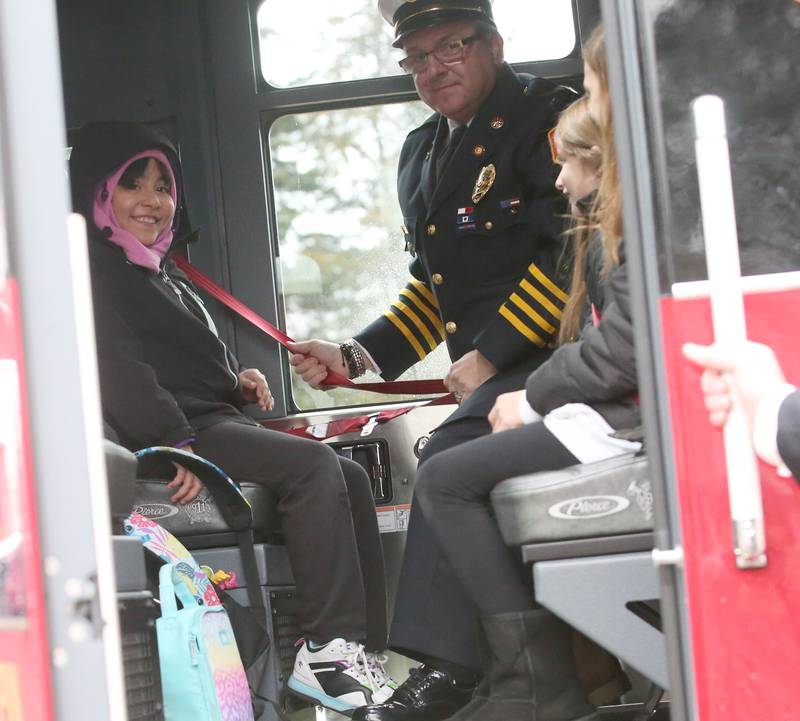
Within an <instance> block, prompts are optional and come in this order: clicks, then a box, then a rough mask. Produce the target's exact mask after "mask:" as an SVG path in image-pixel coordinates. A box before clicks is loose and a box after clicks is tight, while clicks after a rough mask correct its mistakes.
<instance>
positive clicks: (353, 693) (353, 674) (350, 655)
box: [286, 638, 382, 713]
mask: <svg viewBox="0 0 800 721" xmlns="http://www.w3.org/2000/svg"><path fill="white" fill-rule="evenodd" d="M286 685H287V686H288V688H289V689H290V690H291V691H292V692H294V693H295V694H297V695H298V696H302V697H303V698H306V699H308V700H310V701H312V702H313V703H317V704H320V705H322V706H325V707H326V708H329V709H333V710H334V711H339V712H341V713H347V712H352V711H353V709H355V708H358V707H359V706H364V705H366V704H371V703H376V700H375V699H376V696H375V689H376V688H378V687H377V684H376V681H375V679H374V678H373V676H372V671H371V670H370V666H369V662H368V660H367V656H366V653H365V652H364V646H362V645H361V644H360V643H355V642H353V641H345V640H344V639H343V638H335V639H333V641H330V642H329V643H326V644H325V645H324V646H322V647H321V648H318V649H314V650H312V649H310V648H309V647H308V643H306V642H304V643H303V645H302V647H301V648H300V651H298V653H297V657H296V658H295V661H294V670H293V671H292V675H291V676H290V677H289V680H288V682H287V684H286ZM377 703H382V701H377Z"/></svg>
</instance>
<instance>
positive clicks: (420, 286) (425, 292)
mask: <svg viewBox="0 0 800 721" xmlns="http://www.w3.org/2000/svg"><path fill="white" fill-rule="evenodd" d="M409 285H411V286H413V287H414V290H416V291H417V292H418V293H419V294H420V295H421V296H422V297H423V298H425V300H427V301H428V303H430V304H431V305H432V306H433V307H434V308H438V307H439V304H438V303H437V302H436V298H434V297H433V293H431V291H430V288H428V286H427V285H425V283H423V282H422V281H421V280H412V281H411V283H409Z"/></svg>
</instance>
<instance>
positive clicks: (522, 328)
mask: <svg viewBox="0 0 800 721" xmlns="http://www.w3.org/2000/svg"><path fill="white" fill-rule="evenodd" d="M500 315H502V316H503V318H505V319H506V320H507V321H508V322H509V323H511V325H513V326H514V328H516V329H517V330H518V331H519V332H520V333H522V335H524V336H525V337H526V338H527V339H528V340H529V341H530V342H531V343H534V344H535V345H538V346H539V347H540V348H543V347H544V346H545V342H544V341H543V340H542V339H541V338H540V337H539V336H538V335H536V333H534V332H533V331H532V330H531V329H530V328H528V326H526V325H525V324H524V323H523V322H522V321H521V320H520V319H519V318H517V316H515V315H514V314H513V313H512V312H511V311H510V310H509V309H508V308H506V307H505V306H504V305H501V306H500Z"/></svg>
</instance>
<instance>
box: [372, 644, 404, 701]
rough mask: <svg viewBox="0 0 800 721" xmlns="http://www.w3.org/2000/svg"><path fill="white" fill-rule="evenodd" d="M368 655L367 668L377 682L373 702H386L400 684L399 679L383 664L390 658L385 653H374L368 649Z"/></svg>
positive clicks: (373, 692) (375, 682)
mask: <svg viewBox="0 0 800 721" xmlns="http://www.w3.org/2000/svg"><path fill="white" fill-rule="evenodd" d="M366 656H367V668H369V670H370V672H371V675H372V680H373V681H374V684H375V686H374V688H373V691H372V703H376V704H381V703H386V702H387V701H388V700H389V699H390V698H391V697H392V694H393V693H394V692H395V689H396V688H397V686H398V683H397V681H395V680H394V679H393V678H392V677H391V676H390V675H389V674H388V673H386V669H385V668H384V666H383V664H385V663H386V661H387V660H388V659H387V658H386V655H385V654H382V653H372V652H371V651H367V654H366Z"/></svg>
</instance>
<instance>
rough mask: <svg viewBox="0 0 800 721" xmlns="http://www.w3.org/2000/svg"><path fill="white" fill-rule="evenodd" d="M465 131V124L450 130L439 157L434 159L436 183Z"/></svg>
mask: <svg viewBox="0 0 800 721" xmlns="http://www.w3.org/2000/svg"><path fill="white" fill-rule="evenodd" d="M466 132H467V126H466V125H459V126H458V127H457V128H456V129H455V130H453V131H451V133H450V139H449V140H448V141H447V144H446V145H445V146H444V148H442V152H441V153H439V157H438V158H437V159H436V183H437V184H438V183H439V181H440V180H441V178H442V176H443V175H444V171H445V170H446V169H447V164H448V163H449V162H450V159H451V158H452V157H453V154H454V153H455V152H456V150H457V148H458V146H459V144H460V143H461V138H463V137H464V133H466Z"/></svg>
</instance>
